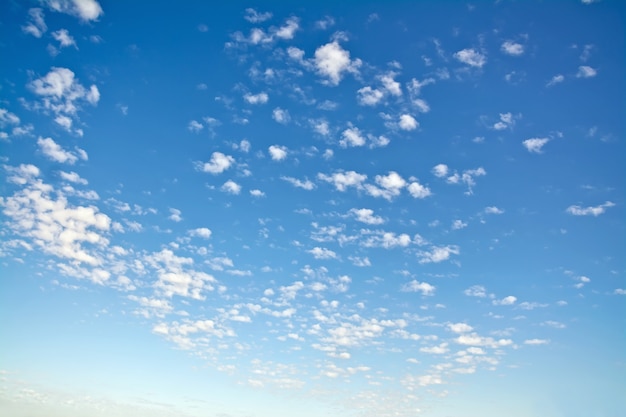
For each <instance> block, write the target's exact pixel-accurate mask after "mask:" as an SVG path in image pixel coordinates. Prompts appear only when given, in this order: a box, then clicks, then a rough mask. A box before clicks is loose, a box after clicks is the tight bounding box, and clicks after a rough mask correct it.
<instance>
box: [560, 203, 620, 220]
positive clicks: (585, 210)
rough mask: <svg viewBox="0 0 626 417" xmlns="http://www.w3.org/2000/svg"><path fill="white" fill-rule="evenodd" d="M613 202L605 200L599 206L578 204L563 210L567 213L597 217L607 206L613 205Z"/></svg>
mask: <svg viewBox="0 0 626 417" xmlns="http://www.w3.org/2000/svg"><path fill="white" fill-rule="evenodd" d="M614 206H615V203H613V202H611V201H607V202H605V203H604V204H600V205H599V206H591V207H581V206H579V205H572V206H569V207H568V208H567V210H565V211H566V212H567V213H569V214H571V215H573V216H594V217H597V216H599V215H601V214H604V212H605V211H606V209H607V208H609V207H614Z"/></svg>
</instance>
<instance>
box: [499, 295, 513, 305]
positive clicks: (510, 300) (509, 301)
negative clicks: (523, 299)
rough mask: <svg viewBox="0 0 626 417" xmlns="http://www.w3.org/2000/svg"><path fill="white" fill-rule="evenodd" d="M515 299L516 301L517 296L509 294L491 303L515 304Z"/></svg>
mask: <svg viewBox="0 0 626 417" xmlns="http://www.w3.org/2000/svg"><path fill="white" fill-rule="evenodd" d="M516 301H517V297H515V296H513V295H509V296H507V297H504V298H503V299H501V300H493V305H494V306H510V305H512V304H515V302H516Z"/></svg>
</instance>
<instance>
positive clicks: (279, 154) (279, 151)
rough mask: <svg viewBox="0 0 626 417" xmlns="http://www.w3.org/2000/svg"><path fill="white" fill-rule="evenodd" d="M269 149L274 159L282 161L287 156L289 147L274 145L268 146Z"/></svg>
mask: <svg viewBox="0 0 626 417" xmlns="http://www.w3.org/2000/svg"><path fill="white" fill-rule="evenodd" d="M268 151H269V153H270V156H271V157H272V160H274V161H282V160H283V159H285V158H287V148H286V147H285V146H278V145H272V146H270V147H269V148H268Z"/></svg>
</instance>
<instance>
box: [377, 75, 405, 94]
mask: <svg viewBox="0 0 626 417" xmlns="http://www.w3.org/2000/svg"><path fill="white" fill-rule="evenodd" d="M395 75H396V74H395V73H393V72H389V73H387V74H385V75H382V76H381V77H380V81H381V82H382V83H383V86H384V87H385V90H387V92H389V94H391V95H392V96H396V97H400V96H401V95H402V87H401V86H400V83H399V82H397V81H396V80H394V79H393V77H394V76H395Z"/></svg>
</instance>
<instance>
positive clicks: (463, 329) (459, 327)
mask: <svg viewBox="0 0 626 417" xmlns="http://www.w3.org/2000/svg"><path fill="white" fill-rule="evenodd" d="M448 329H450V331H451V332H454V333H467V332H471V331H472V330H474V328H473V327H472V326H470V325H469V324H466V323H453V324H452V323H451V324H448Z"/></svg>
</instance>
